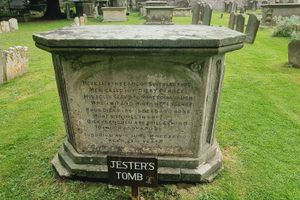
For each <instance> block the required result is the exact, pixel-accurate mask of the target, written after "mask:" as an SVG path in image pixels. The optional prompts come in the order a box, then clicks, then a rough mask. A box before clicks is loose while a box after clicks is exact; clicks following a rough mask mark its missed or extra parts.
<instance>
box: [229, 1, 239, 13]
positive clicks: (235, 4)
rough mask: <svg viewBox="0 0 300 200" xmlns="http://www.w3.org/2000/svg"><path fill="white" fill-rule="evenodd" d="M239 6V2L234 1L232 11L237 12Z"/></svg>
mask: <svg viewBox="0 0 300 200" xmlns="http://www.w3.org/2000/svg"><path fill="white" fill-rule="evenodd" d="M237 8H238V4H237V3H236V2H232V4H231V9H230V13H235V12H236V10H237Z"/></svg>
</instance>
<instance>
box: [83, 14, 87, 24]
mask: <svg viewBox="0 0 300 200" xmlns="http://www.w3.org/2000/svg"><path fill="white" fill-rule="evenodd" d="M82 17H83V19H84V25H86V24H87V22H88V17H87V15H86V14H84V13H83V15H82Z"/></svg>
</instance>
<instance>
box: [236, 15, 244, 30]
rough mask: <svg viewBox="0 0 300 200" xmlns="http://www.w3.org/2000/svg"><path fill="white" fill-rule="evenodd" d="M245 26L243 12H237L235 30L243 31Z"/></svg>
mask: <svg viewBox="0 0 300 200" xmlns="http://www.w3.org/2000/svg"><path fill="white" fill-rule="evenodd" d="M244 27H245V16H244V15H243V14H238V15H237V16H236V27H235V30H236V31H238V32H241V33H243V32H244Z"/></svg>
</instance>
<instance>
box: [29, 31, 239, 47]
mask: <svg viewBox="0 0 300 200" xmlns="http://www.w3.org/2000/svg"><path fill="white" fill-rule="evenodd" d="M33 39H34V41H35V42H36V44H37V45H38V46H44V47H47V48H56V49H57V48H219V47H226V46H232V45H237V44H238V45H241V44H242V43H243V41H244V39H245V35H244V34H242V33H239V32H237V31H233V30H231V29H228V28H225V27H213V26H204V25H169V26H162V25H102V26H73V27H66V28H62V29H58V30H54V31H49V32H42V33H36V34H34V35H33ZM239 48H241V47H239ZM233 49H237V48H233ZM233 49H232V50H233Z"/></svg>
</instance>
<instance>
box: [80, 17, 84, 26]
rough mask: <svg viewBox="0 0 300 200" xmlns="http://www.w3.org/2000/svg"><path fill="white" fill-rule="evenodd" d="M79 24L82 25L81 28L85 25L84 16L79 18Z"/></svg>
mask: <svg viewBox="0 0 300 200" xmlns="http://www.w3.org/2000/svg"><path fill="white" fill-rule="evenodd" d="M79 24H80V26H84V25H85V19H84V17H83V16H80V17H79Z"/></svg>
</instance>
